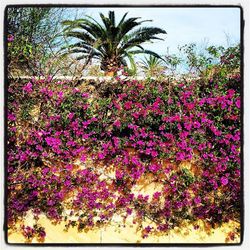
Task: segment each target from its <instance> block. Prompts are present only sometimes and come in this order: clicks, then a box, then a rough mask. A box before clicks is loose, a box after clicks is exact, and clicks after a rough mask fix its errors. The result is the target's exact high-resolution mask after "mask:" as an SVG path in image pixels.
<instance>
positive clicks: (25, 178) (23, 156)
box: [7, 55, 241, 240]
mask: <svg viewBox="0 0 250 250" xmlns="http://www.w3.org/2000/svg"><path fill="white" fill-rule="evenodd" d="M230 59H233V60H235V58H233V56H230V55H229V56H227V58H226V57H223V58H222V60H221V63H220V67H221V69H223V70H217V71H216V72H215V73H214V74H213V75H212V76H211V78H209V79H207V78H197V79H193V80H188V81H185V80H180V81H179V82H174V83H165V82H164V81H162V82H157V81H154V80H150V79H149V80H147V81H137V80H129V79H128V78H126V77H124V76H123V77H116V78H115V79H113V82H112V84H110V87H107V88H106V91H99V92H98V90H97V91H87V92H86V89H84V88H81V86H79V87H78V88H76V87H74V85H73V83H72V82H67V81H52V80H51V79H50V78H46V79H36V78H32V79H30V81H28V82H21V81H18V82H16V81H14V80H13V81H9V86H8V114H7V115H8V136H7V137H8V138H7V142H8V144H7V154H8V156H7V157H8V173H7V175H8V176H7V188H8V204H7V206H8V225H9V227H10V228H11V227H14V226H15V225H16V222H17V221H19V220H20V219H21V218H23V217H24V216H25V214H26V213H27V212H28V211H32V213H33V214H34V218H36V219H37V220H38V218H39V216H40V215H42V214H43V215H46V216H47V218H49V219H50V220H52V221H53V222H55V223H60V222H61V221H65V222H66V223H67V224H66V227H67V228H68V227H71V226H73V227H77V228H78V230H79V231H81V230H85V229H92V228H94V227H95V226H102V225H105V224H108V223H109V222H110V221H112V219H113V218H114V215H119V216H121V217H122V218H123V219H124V221H126V219H128V218H131V217H132V218H133V223H134V224H135V225H137V226H138V229H139V230H141V232H142V237H147V236H148V235H149V234H154V233H158V232H162V233H167V232H168V230H170V229H172V228H174V227H178V226H180V225H181V223H182V222H183V221H184V220H185V221H190V222H194V223H195V222H196V221H197V220H203V221H205V222H206V223H209V224H210V225H211V226H213V227H215V226H216V225H220V224H221V223H223V222H228V221H229V220H236V221H239V220H240V209H241V204H240V190H241V188H240V187H241V184H240V167H241V160H240V154H241V152H240V149H241V134H240V131H241V123H240V105H241V98H240V90H241V87H240V86H241V77H240V74H239V72H238V71H237V70H235V69H234V70H231V71H230V72H226V69H227V66H228V65H229V64H230V63H232V61H230ZM218 67H219V66H218ZM225 72H226V73H225ZM229 73H230V74H229ZM103 84H104V83H103ZM149 178H150V179H151V180H152V181H153V182H155V183H158V187H159V189H157V190H155V192H154V193H153V195H147V194H140V193H138V192H136V191H135V189H136V186H137V185H139V183H141V182H142V181H143V180H147V179H149ZM145 219H147V220H149V221H151V222H152V223H151V224H150V225H147V226H146V227H145V226H144V224H143V221H144V220H145ZM21 230H22V232H23V235H24V236H25V237H26V238H27V239H33V238H34V237H37V238H38V239H40V240H43V239H44V237H45V236H46V232H45V231H44V228H42V227H40V226H39V224H37V225H34V227H33V228H32V227H29V226H25V225H23V226H22V228H21Z"/></svg>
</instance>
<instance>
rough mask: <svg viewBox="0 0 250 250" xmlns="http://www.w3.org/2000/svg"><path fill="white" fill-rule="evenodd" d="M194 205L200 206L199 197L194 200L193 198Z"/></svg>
mask: <svg viewBox="0 0 250 250" xmlns="http://www.w3.org/2000/svg"><path fill="white" fill-rule="evenodd" d="M194 203H195V204H196V205H198V204H200V203H201V197H200V196H197V197H195V198H194Z"/></svg>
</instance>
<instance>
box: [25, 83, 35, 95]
mask: <svg viewBox="0 0 250 250" xmlns="http://www.w3.org/2000/svg"><path fill="white" fill-rule="evenodd" d="M32 87H33V84H32V83H31V82H28V83H27V84H26V85H25V86H24V87H23V91H25V92H27V93H28V94H29V93H31V92H32V91H33V89H32Z"/></svg>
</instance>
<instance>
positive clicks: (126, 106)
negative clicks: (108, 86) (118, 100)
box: [124, 101, 132, 110]
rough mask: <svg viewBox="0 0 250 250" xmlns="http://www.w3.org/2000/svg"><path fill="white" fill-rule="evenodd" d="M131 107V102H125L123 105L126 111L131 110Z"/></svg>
mask: <svg viewBox="0 0 250 250" xmlns="http://www.w3.org/2000/svg"><path fill="white" fill-rule="evenodd" d="M131 107H132V102H131V101H129V102H125V103H124V108H125V109H126V110H129V109H131Z"/></svg>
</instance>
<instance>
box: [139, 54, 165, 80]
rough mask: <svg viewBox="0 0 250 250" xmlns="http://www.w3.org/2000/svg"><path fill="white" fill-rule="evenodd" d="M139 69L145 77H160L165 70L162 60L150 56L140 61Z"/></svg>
mask: <svg viewBox="0 0 250 250" xmlns="http://www.w3.org/2000/svg"><path fill="white" fill-rule="evenodd" d="M141 67H142V70H143V72H144V74H145V75H146V77H159V76H162V75H164V71H165V69H166V67H165V66H164V64H163V60H162V59H160V58H157V57H155V56H152V55H150V56H149V57H148V58H144V60H142V61H141Z"/></svg>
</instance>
